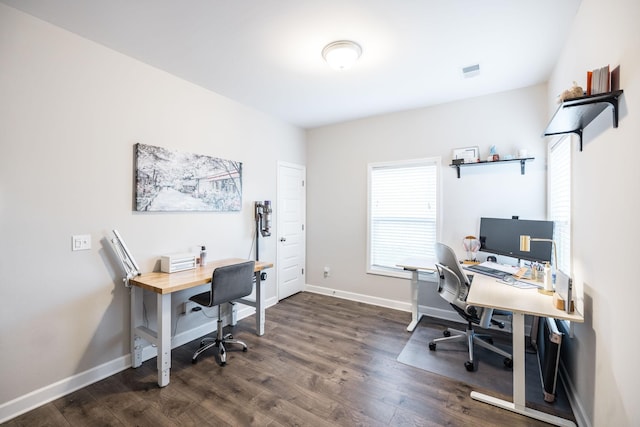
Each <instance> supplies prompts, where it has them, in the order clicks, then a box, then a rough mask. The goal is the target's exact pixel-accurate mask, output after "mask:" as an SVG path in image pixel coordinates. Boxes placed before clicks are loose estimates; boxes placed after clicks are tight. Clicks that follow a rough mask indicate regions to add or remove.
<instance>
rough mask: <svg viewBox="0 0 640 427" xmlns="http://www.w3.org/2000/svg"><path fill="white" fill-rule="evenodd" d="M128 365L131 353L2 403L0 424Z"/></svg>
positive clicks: (121, 369)
mask: <svg viewBox="0 0 640 427" xmlns="http://www.w3.org/2000/svg"><path fill="white" fill-rule="evenodd" d="M130 366H131V355H130V354H127V355H125V356H121V357H118V358H117V359H114V360H112V361H110V362H107V363H103V364H102V365H100V366H96V367H95V368H91V369H88V370H86V371H84V372H80V373H79V374H76V375H73V376H71V377H68V378H64V379H62V380H60V381H58V382H55V383H53V384H50V385H48V386H45V387H42V388H41V389H38V390H34V391H32V392H31V393H27V394H25V395H24V396H20V397H17V398H15V399H13V400H10V401H9V402H6V403H3V404H1V405H0V424H1V423H4V422H5V421H8V420H10V419H12V418H15V417H17V416H18V415H21V414H24V413H25V412H29V411H30V410H32V409H35V408H37V407H39V406H42V405H44V404H46V403H49V402H51V401H53V400H56V399H58V398H60V397H62V396H65V395H67V394H69V393H72V392H74V391H76V390H79V389H81V388H83V387H86V386H88V385H90V384H93V383H95V382H98V381H100V380H102V379H105V378H107V377H109V376H111V375H113V374H116V373H118V372H120V371H123V370H125V369H127V368H129V367H130Z"/></svg>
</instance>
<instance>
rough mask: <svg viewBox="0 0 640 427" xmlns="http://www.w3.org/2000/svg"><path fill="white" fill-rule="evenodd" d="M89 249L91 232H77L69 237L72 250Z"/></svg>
mask: <svg viewBox="0 0 640 427" xmlns="http://www.w3.org/2000/svg"><path fill="white" fill-rule="evenodd" d="M89 249H91V234H78V235H76V236H72V238H71V250H72V251H86V250H89Z"/></svg>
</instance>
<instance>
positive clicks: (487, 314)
mask: <svg viewBox="0 0 640 427" xmlns="http://www.w3.org/2000/svg"><path fill="white" fill-rule="evenodd" d="M436 257H437V258H438V263H437V264H436V266H438V273H439V275H440V282H439V286H440V288H439V293H440V296H441V297H442V298H444V299H445V300H447V301H448V302H449V303H450V304H451V305H452V306H453V308H455V309H456V311H457V312H458V313H460V315H461V316H462V317H463V318H465V319H466V320H467V321H471V322H473V323H477V324H479V325H480V326H481V327H483V328H486V327H487V326H488V325H489V322H490V321H491V314H492V311H493V310H491V309H483V308H480V307H474V306H470V305H468V304H467V294H468V293H469V287H470V286H471V282H470V281H469V278H468V277H467V275H466V274H465V273H464V271H463V270H462V267H461V266H460V262H459V261H458V257H457V256H456V253H455V252H454V251H453V249H451V248H450V247H449V246H447V245H445V244H443V243H440V242H438V243H436Z"/></svg>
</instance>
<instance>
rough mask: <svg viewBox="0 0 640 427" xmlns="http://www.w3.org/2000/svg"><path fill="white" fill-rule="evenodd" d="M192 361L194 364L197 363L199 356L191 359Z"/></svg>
mask: <svg viewBox="0 0 640 427" xmlns="http://www.w3.org/2000/svg"><path fill="white" fill-rule="evenodd" d="M191 363H192V364H193V365H195V364H196V363H198V358H197V357H196V358H195V359H191Z"/></svg>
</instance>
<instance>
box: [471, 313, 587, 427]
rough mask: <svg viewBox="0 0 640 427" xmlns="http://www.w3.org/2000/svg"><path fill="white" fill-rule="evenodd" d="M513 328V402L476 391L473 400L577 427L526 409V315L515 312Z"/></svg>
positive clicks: (556, 423)
mask: <svg viewBox="0 0 640 427" xmlns="http://www.w3.org/2000/svg"><path fill="white" fill-rule="evenodd" d="M511 327H512V332H511V333H512V335H513V338H512V339H513V352H512V357H513V402H509V401H506V400H502V399H498V398H496V397H493V396H489V395H486V394H483V393H478V392H476V391H472V392H471V398H472V399H475V400H478V401H480V402H484V403H488V404H490V405H494V406H497V407H499V408H502V409H507V410H509V411H512V412H516V413H518V414H521V415H524V416H527V417H529V418H535V419H537V420H540V421H544V422H546V423H549V424H553V425H556V426H566V427H575V423H574V422H573V421H569V420H566V419H564V418H560V417H557V416H555V415H551V414H547V413H545V412H540V411H536V410H535V409H530V408H527V407H526V396H525V348H524V314H522V313H516V312H514V313H513V317H512V319H511Z"/></svg>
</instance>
